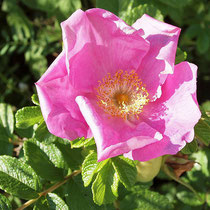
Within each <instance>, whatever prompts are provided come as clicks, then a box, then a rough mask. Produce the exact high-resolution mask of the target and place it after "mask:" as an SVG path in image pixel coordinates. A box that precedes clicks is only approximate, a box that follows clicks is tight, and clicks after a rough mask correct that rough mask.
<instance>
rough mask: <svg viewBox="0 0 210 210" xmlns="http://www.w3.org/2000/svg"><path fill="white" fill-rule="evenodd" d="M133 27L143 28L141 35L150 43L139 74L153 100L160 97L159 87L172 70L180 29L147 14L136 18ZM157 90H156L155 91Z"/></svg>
mask: <svg viewBox="0 0 210 210" xmlns="http://www.w3.org/2000/svg"><path fill="white" fill-rule="evenodd" d="M133 27H134V28H135V29H137V30H139V29H140V30H142V29H143V30H144V32H145V35H144V36H143V37H144V38H145V39H146V40H148V41H149V43H150V50H149V51H148V53H147V55H146V56H145V57H144V59H143V60H142V63H141V65H140V67H139V70H138V71H139V75H140V76H141V80H142V81H143V83H144V84H145V85H146V87H147V90H148V92H149V93H150V98H151V99H153V100H155V99H156V98H158V97H160V95H161V91H160V89H158V88H159V86H160V85H162V84H163V83H164V81H165V79H166V77H167V74H172V73H173V71H174V62H175V55H176V48H177V42H178V38H179V34H180V31H181V29H180V28H178V27H175V26H172V25H169V24H167V23H163V22H161V21H158V20H156V19H153V18H152V17H150V16H148V15H146V14H145V15H143V16H142V17H141V18H140V19H138V20H137V21H136V22H135V23H134V24H133ZM157 91H158V92H157Z"/></svg>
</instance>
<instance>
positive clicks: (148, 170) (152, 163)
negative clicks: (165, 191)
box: [136, 157, 162, 182]
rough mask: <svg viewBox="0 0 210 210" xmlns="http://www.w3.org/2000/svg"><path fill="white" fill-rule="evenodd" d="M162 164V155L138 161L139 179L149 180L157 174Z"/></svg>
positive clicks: (141, 180) (142, 180) (140, 180)
mask: <svg viewBox="0 0 210 210" xmlns="http://www.w3.org/2000/svg"><path fill="white" fill-rule="evenodd" d="M161 164H162V157H158V158H155V159H152V160H149V161H146V162H138V163H137V165H136V168H137V181H139V182H149V181H151V180H153V179H154V178H155V176H157V174H158V173H159V171H160V167H161Z"/></svg>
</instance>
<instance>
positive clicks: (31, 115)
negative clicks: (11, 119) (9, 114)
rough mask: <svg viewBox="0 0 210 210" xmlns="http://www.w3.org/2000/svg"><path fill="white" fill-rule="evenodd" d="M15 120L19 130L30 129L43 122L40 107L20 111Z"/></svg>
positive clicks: (30, 107)
mask: <svg viewBox="0 0 210 210" xmlns="http://www.w3.org/2000/svg"><path fill="white" fill-rule="evenodd" d="M15 118H16V127H17V128H28V127H30V126H32V125H34V124H36V123H40V122H41V121H42V120H43V117H42V113H41V110H40V107H39V106H29V107H24V108H22V109H19V110H18V111H17V113H16V115H15Z"/></svg>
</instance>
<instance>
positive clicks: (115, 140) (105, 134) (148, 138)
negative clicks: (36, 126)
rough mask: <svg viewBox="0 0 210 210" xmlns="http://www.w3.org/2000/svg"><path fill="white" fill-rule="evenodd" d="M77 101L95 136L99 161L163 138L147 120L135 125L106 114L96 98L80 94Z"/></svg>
mask: <svg viewBox="0 0 210 210" xmlns="http://www.w3.org/2000/svg"><path fill="white" fill-rule="evenodd" d="M76 102H77V103H78V105H79V108H80V110H81V112H82V114H83V116H84V118H85V120H86V121H87V123H88V125H89V127H90V129H91V131H92V133H93V136H94V138H95V141H96V145H97V152H98V161H102V160H105V159H107V158H111V157H114V156H117V155H120V154H123V153H127V152H129V151H130V150H134V149H137V148H141V147H145V146H146V145H149V144H151V143H154V142H157V141H159V139H161V138H162V136H161V134H160V133H159V132H157V131H156V130H155V129H153V128H152V127H150V126H149V125H148V124H146V123H145V122H141V123H139V124H138V125H135V124H132V123H131V122H128V121H125V120H123V119H121V118H117V117H111V116H109V115H107V114H105V113H104V111H103V110H101V109H100V108H99V107H98V105H97V104H96V102H95V100H94V99H90V98H89V99H88V98H86V97H84V96H78V97H77V98H76Z"/></svg>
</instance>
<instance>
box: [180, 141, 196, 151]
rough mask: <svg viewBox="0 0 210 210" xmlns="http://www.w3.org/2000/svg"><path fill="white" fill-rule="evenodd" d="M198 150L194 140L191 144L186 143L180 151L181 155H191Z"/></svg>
mask: <svg viewBox="0 0 210 210" xmlns="http://www.w3.org/2000/svg"><path fill="white" fill-rule="evenodd" d="M197 150H198V143H197V141H196V139H194V140H193V141H192V142H190V143H187V144H186V146H185V147H184V148H183V149H182V150H181V152H182V153H183V154H192V153H194V152H196V151H197Z"/></svg>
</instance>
